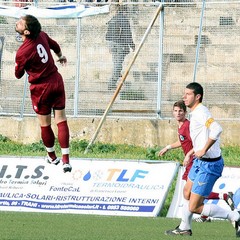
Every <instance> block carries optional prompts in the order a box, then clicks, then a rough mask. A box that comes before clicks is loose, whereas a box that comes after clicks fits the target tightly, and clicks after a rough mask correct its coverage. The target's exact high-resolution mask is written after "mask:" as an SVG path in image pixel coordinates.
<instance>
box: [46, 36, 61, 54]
mask: <svg viewBox="0 0 240 240" xmlns="http://www.w3.org/2000/svg"><path fill="white" fill-rule="evenodd" d="M46 37H47V41H48V44H49V47H50V49H52V50H53V51H54V52H55V53H56V54H57V53H59V52H60V51H61V48H60V46H59V44H58V43H57V42H56V41H54V40H53V39H52V38H50V37H49V36H48V35H47V34H46Z"/></svg>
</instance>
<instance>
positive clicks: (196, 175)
mask: <svg viewBox="0 0 240 240" xmlns="http://www.w3.org/2000/svg"><path fill="white" fill-rule="evenodd" d="M223 167H224V162H223V158H222V157H221V158H220V160H217V161H213V162H207V161H202V160H200V159H197V158H195V159H194V162H193V165H192V168H191V170H190V172H189V174H188V178H189V179H190V180H191V181H192V182H193V186H192V191H191V192H192V193H195V194H198V195H200V196H203V197H208V196H209V194H210V193H211V191H212V189H213V185H214V184H215V182H216V181H217V179H218V178H219V177H221V175H222V171H223Z"/></svg>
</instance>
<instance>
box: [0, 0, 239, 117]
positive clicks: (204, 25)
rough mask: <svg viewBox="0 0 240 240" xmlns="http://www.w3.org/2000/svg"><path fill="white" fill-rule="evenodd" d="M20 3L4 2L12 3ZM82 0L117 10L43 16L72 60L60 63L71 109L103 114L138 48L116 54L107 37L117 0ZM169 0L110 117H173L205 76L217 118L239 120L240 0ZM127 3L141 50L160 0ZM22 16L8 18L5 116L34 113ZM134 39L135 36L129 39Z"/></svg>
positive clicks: (4, 21)
mask: <svg viewBox="0 0 240 240" xmlns="http://www.w3.org/2000/svg"><path fill="white" fill-rule="evenodd" d="M162 2H163V1H162ZM13 3H14V4H15V2H12V3H11V4H10V1H0V4H9V6H10V5H13ZM50 3H52V4H56V1H52V2H51V1H46V2H44V1H40V0H39V1H33V2H32V3H31V4H32V5H36V4H37V5H38V7H39V11H41V10H40V9H41V8H44V7H46V6H49V5H50ZM58 3H59V4H61V2H59V1H58ZM65 4H68V3H67V2H66V3H65ZM69 4H70V3H69ZM76 4H88V6H90V7H94V6H96V7H101V6H102V5H104V4H110V11H109V13H106V14H99V15H94V16H88V17H83V18H77V19H54V18H51V19H49V18H48V19H46V18H41V19H39V20H40V22H41V24H42V28H43V30H44V31H46V32H47V33H48V34H49V35H50V36H51V37H52V38H53V39H55V40H57V41H58V42H59V44H60V45H61V48H62V51H63V54H64V55H65V56H66V57H67V59H68V65H67V66H66V67H62V66H60V65H58V68H59V71H60V73H61V74H62V75H63V78H64V81H65V88H66V94H67V106H66V112H67V114H68V116H72V117H88V116H89V117H92V116H101V115H102V114H103V113H104V111H105V109H106V107H107V106H108V104H109V103H110V102H111V100H112V97H113V96H114V92H115V89H116V87H117V84H118V83H119V81H121V76H120V78H119V79H118V82H117V83H116V86H113V87H109V82H110V81H111V80H112V78H113V73H114V72H116V71H119V66H120V65H121V64H120V63H121V58H124V59H123V64H122V69H120V70H121V74H122V75H124V73H125V72H126V70H128V66H129V63H130V62H131V61H132V60H133V58H134V56H135V55H134V54H135V53H134V51H133V50H132V48H130V49H129V50H130V52H129V53H124V54H123V55H122V57H121V56H120V57H119V55H118V56H116V53H115V54H114V52H113V48H112V47H113V46H112V42H111V41H110V40H109V39H106V38H107V37H106V35H107V32H108V31H110V30H109V24H108V23H109V21H110V20H111V19H112V17H113V16H115V15H116V11H117V9H118V6H117V5H118V4H117V3H113V2H112V3H104V2H97V3H94V2H93V3H91V5H89V2H85V3H83V2H81V3H80V1H78V3H76ZM101 4H102V5H101ZM163 4H164V10H163V11H161V13H160V15H159V17H158V19H157V21H156V22H155V24H154V25H153V27H152V28H151V31H150V33H149V35H148V36H147V38H146V40H144V43H143V45H142V47H141V49H140V51H139V53H138V55H137V57H136V59H135V61H134V63H133V65H132V67H131V68H130V69H129V73H128V74H127V77H126V80H125V81H124V84H123V86H122V88H121V90H120V92H119V94H118V96H117V97H116V100H115V101H114V103H113V105H112V107H111V110H110V111H109V113H108V116H112V117H117V118H121V117H140V118H171V117H172V104H173V103H174V102H175V101H177V100H178V99H180V98H181V97H182V94H183V91H184V88H185V86H186V84H188V83H189V82H192V81H197V82H199V83H201V84H202V85H203V87H204V89H205V95H204V104H206V105H207V106H208V107H209V108H210V109H211V111H212V113H213V115H214V116H215V118H218V119H226V120H231V119H239V118H240V111H239V110H240V109H239V97H238V95H239V90H240V88H239V87H240V85H239V77H240V71H239V69H240V61H239V60H240V59H239V50H240V39H239V38H240V35H239V30H240V13H239V8H240V1H214V2H213V1H179V0H178V1H177V0H175V1H170V0H169V1H164V2H163ZM124 5H126V6H127V9H125V10H124V11H125V13H126V17H127V19H128V22H129V24H130V30H131V34H132V38H133V42H134V44H135V52H136V50H137V49H138V47H139V44H140V43H141V42H142V41H143V37H144V34H145V33H146V30H147V28H148V27H149V24H150V22H151V20H152V18H153V17H154V15H155V13H156V9H157V6H158V5H159V3H157V2H141V3H140V2H137V1H136V2H124ZM15 22H16V19H15V18H11V17H5V16H1V17H0V30H1V35H0V40H1V43H2V44H1V55H0V57H1V72H0V83H1V84H0V115H14V116H19V117H24V116H27V115H28V116H29V115H34V112H33V110H32V106H31V101H30V98H29V90H28V82H27V77H26V76H24V77H23V78H22V79H20V80H17V79H16V78H15V77H14V64H15V62H14V59H15V53H16V50H17V49H18V47H19V46H20V44H21V42H20V41H19V39H18V38H17V36H16V33H15V30H14V27H15ZM113 28H117V27H113ZM126 28H128V27H126ZM115 30H116V29H115ZM124 30H126V29H124ZM128 30H129V29H128ZM128 39H129V35H128V36H127V37H126V39H125V44H126V45H128V44H129V43H127V40H128ZM115 50H116V48H115ZM117 51H119V50H117ZM121 54H122V53H121ZM116 57H117V58H116ZM119 61H120V63H119ZM114 63H115V64H116V65H115V68H114Z"/></svg>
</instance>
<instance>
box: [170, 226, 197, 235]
mask: <svg viewBox="0 0 240 240" xmlns="http://www.w3.org/2000/svg"><path fill="white" fill-rule="evenodd" d="M165 235H182V236H192V230H191V229H189V230H181V229H180V228H179V226H177V227H176V228H175V229H173V230H168V231H165Z"/></svg>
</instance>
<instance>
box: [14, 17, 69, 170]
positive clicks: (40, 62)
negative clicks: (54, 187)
mask: <svg viewBox="0 0 240 240" xmlns="http://www.w3.org/2000/svg"><path fill="white" fill-rule="evenodd" d="M16 32H17V33H19V34H20V35H21V37H22V40H23V43H22V45H21V46H20V47H19V49H18V50H17V53H16V58H15V62H16V64H15V76H16V78H18V79H19V78H21V77H22V76H23V75H24V73H25V72H26V73H27V74H28V81H29V83H30V94H31V100H32V105H33V110H34V111H35V112H36V114H37V118H38V120H39V123H40V127H41V138H42V141H43V144H44V145H45V147H46V150H47V153H48V155H47V162H48V163H51V164H55V165H57V164H58V163H59V162H60V159H59V158H57V156H56V153H55V149H54V141H55V136H54V133H53V130H52V128H51V112H52V110H53V114H54V120H55V123H56V125H57V128H58V141H59V144H60V147H61V152H62V163H63V171H64V172H71V170H72V167H71V165H70V164H69V128H68V124H67V118H66V113H65V89H64V83H63V79H62V76H61V74H60V73H59V72H58V68H57V66H56V65H55V63H54V59H53V56H52V54H51V50H52V51H54V53H55V54H56V55H57V57H58V61H59V62H60V63H61V64H62V65H65V64H66V62H67V59H66V57H65V56H63V55H62V51H61V48H60V46H59V44H58V43H57V42H56V41H54V40H53V39H51V38H50V37H49V36H48V35H47V34H46V33H45V32H44V31H42V30H41V24H40V23H39V21H38V19H37V18H35V17H34V16H32V15H25V16H23V17H21V18H20V19H19V20H18V21H17V22H16Z"/></svg>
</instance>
